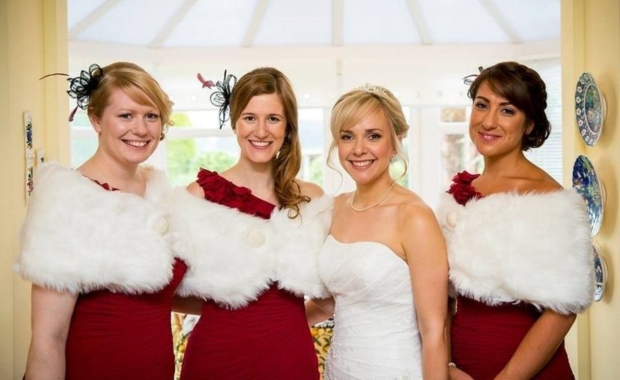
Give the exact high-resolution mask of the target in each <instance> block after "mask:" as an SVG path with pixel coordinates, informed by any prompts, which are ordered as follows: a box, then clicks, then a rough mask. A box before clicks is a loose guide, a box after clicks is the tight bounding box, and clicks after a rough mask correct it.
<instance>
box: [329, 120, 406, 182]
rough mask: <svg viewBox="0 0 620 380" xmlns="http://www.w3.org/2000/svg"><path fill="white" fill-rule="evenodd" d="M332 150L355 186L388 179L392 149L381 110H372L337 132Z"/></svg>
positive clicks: (388, 130)
mask: <svg viewBox="0 0 620 380" xmlns="http://www.w3.org/2000/svg"><path fill="white" fill-rule="evenodd" d="M336 146H337V148H338V158H339V160H340V164H341V165H342V167H343V168H344V169H345V170H346V171H347V173H349V175H350V176H351V178H353V180H354V181H355V183H356V184H357V185H358V186H359V185H365V184H370V183H373V182H375V181H377V180H378V179H379V178H383V177H384V176H388V177H389V175H390V173H389V166H390V159H391V158H392V156H393V155H394V153H395V149H394V144H393V142H392V136H391V128H390V124H389V122H388V119H387V118H386V117H385V114H384V113H383V111H382V110H375V111H373V112H371V113H369V114H368V115H367V116H365V117H364V118H362V119H361V120H360V121H359V122H357V123H356V124H354V125H352V126H350V127H348V128H344V129H342V130H340V133H339V135H338V138H337V141H336Z"/></svg>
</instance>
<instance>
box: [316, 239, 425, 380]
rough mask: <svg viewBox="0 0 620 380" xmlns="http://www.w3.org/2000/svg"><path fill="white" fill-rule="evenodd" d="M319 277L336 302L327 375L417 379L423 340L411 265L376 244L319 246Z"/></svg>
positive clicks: (346, 379)
mask: <svg viewBox="0 0 620 380" xmlns="http://www.w3.org/2000/svg"><path fill="white" fill-rule="evenodd" d="M319 267H320V273H321V278H322V279H323V281H324V282H325V285H326V286H327V288H328V289H329V291H330V293H331V294H332V295H333V297H334V300H335V301H336V309H335V312H334V335H333V337H332V341H331V347H330V350H329V353H328V357H327V360H326V372H325V373H326V378H327V379H331V380H353V379H373V380H380V379H385V380H388V379H390V380H392V379H421V378H422V369H421V367H422V353H421V341H420V334H419V331H418V324H417V319H416V313H415V306H414V300H413V293H412V289H411V279H410V275H409V267H408V265H407V263H406V262H405V261H403V260H402V259H401V258H400V257H398V256H397V255H396V254H395V253H394V252H392V251H391V250H390V249H389V248H388V247H386V246H384V245H382V244H380V243H375V242H358V243H347V244H345V243H341V242H339V241H337V240H336V239H335V238H334V237H333V236H331V235H330V236H329V237H328V238H327V240H326V242H325V244H324V246H323V249H322V250H321V254H320V259H319Z"/></svg>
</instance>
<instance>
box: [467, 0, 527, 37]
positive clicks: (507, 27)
mask: <svg viewBox="0 0 620 380" xmlns="http://www.w3.org/2000/svg"><path fill="white" fill-rule="evenodd" d="M478 1H479V2H480V5H482V7H483V8H484V9H485V10H486V11H487V12H488V13H489V15H491V18H492V19H493V21H495V23H496V24H497V26H499V27H500V29H501V30H502V31H503V32H504V34H506V36H507V37H508V39H510V42H512V43H513V44H520V43H522V42H523V40H522V39H521V37H519V34H518V33H517V31H516V30H515V29H514V28H513V27H512V24H511V23H510V21H508V20H507V19H506V18H505V17H504V16H503V15H502V13H501V12H500V11H499V8H498V7H497V5H496V4H495V3H494V2H493V1H492V0H478Z"/></svg>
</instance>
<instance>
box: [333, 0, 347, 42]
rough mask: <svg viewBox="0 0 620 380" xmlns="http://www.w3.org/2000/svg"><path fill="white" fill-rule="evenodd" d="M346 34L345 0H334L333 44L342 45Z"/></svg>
mask: <svg viewBox="0 0 620 380" xmlns="http://www.w3.org/2000/svg"><path fill="white" fill-rule="evenodd" d="M343 35H344V0H332V45H333V46H342V44H343Z"/></svg>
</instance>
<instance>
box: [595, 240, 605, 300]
mask: <svg viewBox="0 0 620 380" xmlns="http://www.w3.org/2000/svg"><path fill="white" fill-rule="evenodd" d="M592 256H593V260H594V301H597V302H598V301H600V300H602V299H603V295H604V294H605V286H606V285H607V263H606V262H605V259H604V258H603V257H602V256H601V252H600V250H599V249H598V248H597V247H596V244H593V245H592Z"/></svg>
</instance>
